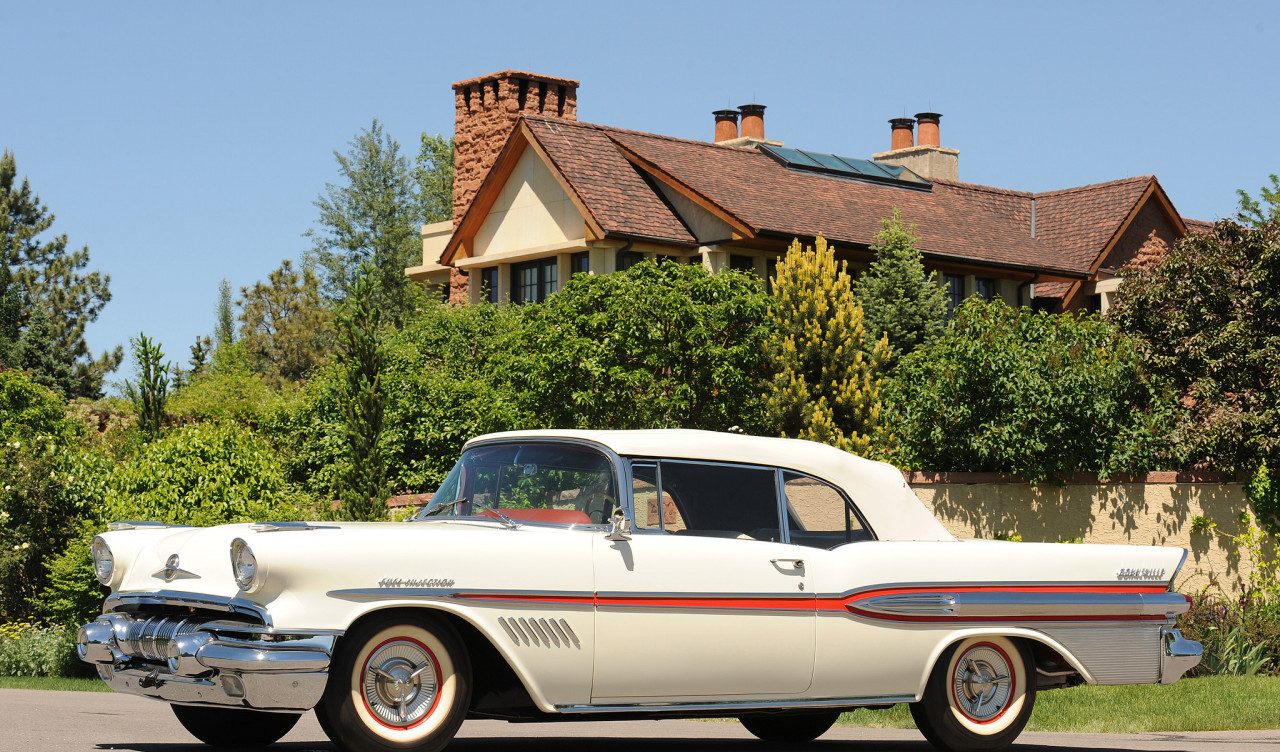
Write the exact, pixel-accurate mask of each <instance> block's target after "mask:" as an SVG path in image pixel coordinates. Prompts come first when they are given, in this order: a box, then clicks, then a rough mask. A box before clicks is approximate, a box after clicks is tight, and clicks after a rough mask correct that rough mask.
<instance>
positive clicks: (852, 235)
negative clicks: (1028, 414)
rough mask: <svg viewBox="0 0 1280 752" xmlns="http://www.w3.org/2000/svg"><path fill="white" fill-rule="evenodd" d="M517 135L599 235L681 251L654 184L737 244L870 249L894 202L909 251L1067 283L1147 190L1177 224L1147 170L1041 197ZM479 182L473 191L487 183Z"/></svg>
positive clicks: (680, 230)
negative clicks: (909, 235)
mask: <svg viewBox="0 0 1280 752" xmlns="http://www.w3.org/2000/svg"><path fill="white" fill-rule="evenodd" d="M520 140H527V141H529V142H530V143H532V144H533V145H534V147H535V148H536V149H537V150H538V152H539V153H540V154H541V155H543V156H544V159H545V160H546V161H547V162H548V164H549V166H551V167H552V169H553V170H554V171H556V172H557V173H558V175H559V176H560V178H561V179H562V180H563V181H564V184H565V185H566V186H567V187H568V188H569V189H570V190H571V192H572V193H573V195H574V196H575V198H576V199H577V201H578V202H579V203H580V206H581V207H583V208H584V209H585V211H586V213H587V214H588V215H589V223H591V222H592V221H594V223H595V224H596V225H597V226H598V228H599V229H600V230H601V231H602V232H603V233H604V234H605V235H606V236H617V237H623V238H636V239H649V240H654V241H658V242H663V243H671V244H676V245H683V246H690V245H696V244H697V240H696V239H695V237H694V235H693V233H692V232H691V231H690V228H689V227H688V226H686V224H685V223H684V221H683V220H682V219H681V218H680V216H679V214H678V213H677V212H675V211H674V210H673V208H672V207H671V205H670V204H669V202H668V201H667V200H666V199H665V197H664V196H663V194H662V191H661V190H659V189H658V187H657V185H656V182H657V181H661V182H662V183H665V184H667V185H668V186H670V187H671V188H673V189H674V190H676V191H677V192H679V193H681V194H682V195H684V196H685V197H687V198H689V199H690V200H692V201H693V202H695V203H696V204H698V205H699V206H701V207H702V208H704V209H706V210H707V211H709V212H710V213H712V214H713V215H715V216H717V217H718V218H720V219H721V220H723V221H725V222H726V223H727V224H729V225H730V226H731V227H732V228H733V230H734V236H735V238H739V239H744V238H753V237H772V238H777V239H782V240H786V239H790V238H793V237H801V238H806V237H814V236H816V235H818V234H822V235H823V236H824V237H825V238H827V239H828V240H830V241H832V242H834V243H836V244H837V245H841V244H843V245H846V246H847V245H857V246H868V245H872V244H874V243H875V235H876V233H878V232H879V231H880V230H881V227H882V226H881V220H882V219H883V218H885V217H888V216H890V214H891V213H892V210H893V208H894V207H897V208H898V209H899V210H900V212H901V215H902V219H903V221H905V222H907V223H913V224H915V225H916V233H917V234H918V235H919V237H920V240H919V242H918V243H917V248H918V249H919V250H920V251H921V253H922V254H924V256H925V257H926V258H929V259H931V260H933V261H934V262H945V261H952V262H956V263H965V262H968V263H979V264H984V265H996V266H1002V267H1006V268H1012V269H1019V268H1021V269H1025V270H1028V271H1035V272H1044V273H1048V274H1050V275H1053V276H1058V277H1060V278H1061V277H1065V278H1067V279H1083V278H1087V277H1088V276H1089V275H1091V274H1092V273H1093V272H1094V271H1096V265H1097V264H1098V263H1099V262H1100V261H1101V260H1102V258H1103V257H1104V256H1105V254H1106V252H1107V251H1108V250H1109V248H1110V247H1111V245H1112V244H1114V242H1115V241H1116V240H1117V239H1118V238H1119V236H1120V234H1121V233H1122V232H1123V230H1124V228H1125V227H1126V226H1127V223H1128V222H1129V221H1130V220H1131V219H1132V217H1134V216H1135V215H1136V213H1137V211H1138V210H1139V209H1140V208H1141V206H1142V205H1143V204H1144V202H1145V201H1146V200H1148V199H1149V198H1151V197H1152V196H1157V197H1158V199H1159V200H1161V201H1162V202H1163V204H1164V206H1165V209H1166V211H1167V212H1169V213H1170V216H1171V217H1173V218H1174V222H1175V224H1176V225H1182V222H1181V219H1180V218H1179V217H1178V216H1177V213H1176V212H1175V211H1174V210H1173V208H1172V205H1171V204H1169V203H1168V199H1167V197H1165V196H1164V191H1163V190H1162V189H1160V187H1159V183H1158V182H1157V181H1156V179H1155V178H1154V177H1153V176H1150V175H1146V176H1141V177H1133V178H1125V179H1123V180H1115V181H1111V182H1107V183H1099V184H1095V185H1087V186H1081V187H1077V188H1069V189H1065V190H1059V191H1048V192H1044V193H1028V192H1023V191H1011V190H1005V189H1001V188H993V187H989V186H983V185H975V184H972V183H961V182H957V181H951V180H941V179H931V180H930V183H931V184H932V190H930V191H919V190H910V189H906V188H899V187H895V186H891V185H884V184H879V183H870V182H863V181H858V180H852V179H845V178H840V177H835V176H830V175H823V174H816V173H811V172H803V171H799V170H791V169H788V168H787V167H786V166H784V165H783V164H781V163H779V162H778V161H776V160H774V159H773V158H771V157H770V156H769V155H767V154H765V153H763V152H762V151H760V150H758V149H754V148H749V147H738V146H725V145H721V144H713V143H708V142H705V141H693V140H688V139H680V138H673V137H670V136H661V135H657V134H653V133H644V132H640V131H631V130H626V129H622V128H613V127H609V126H602V125H595V124H591V123H583V122H578V121H567V120H561V119H557V118H549V117H543V116H530V115H525V116H523V117H522V119H521V121H520V125H519V126H517V128H516V132H515V133H514V134H513V135H512V137H511V140H509V142H508V144H507V148H504V150H503V151H504V154H505V153H506V152H507V151H508V150H509V149H510V148H511V147H512V143H513V142H516V141H520ZM499 159H500V160H501V159H502V157H501V156H500V157H499ZM494 172H495V173H497V172H498V170H497V169H496V166H495V170H494ZM485 182H486V186H484V187H482V188H481V191H482V192H483V191H485V190H486V189H487V188H491V186H488V185H487V184H488V183H489V182H490V181H489V180H486V181H485ZM496 188H497V189H500V188H501V186H500V185H499V186H496ZM485 206H486V205H485V204H484V202H483V201H481V200H479V196H477V201H475V202H473V203H472V206H471V207H470V209H469V210H468V215H467V217H464V219H463V223H462V224H461V225H459V229H460V231H461V230H462V228H463V225H465V224H467V221H468V218H469V216H470V214H471V213H472V211H476V210H480V209H484V208H485ZM1033 217H1034V223H1035V230H1034V232H1035V235H1034V237H1033V236H1032V232H1033V230H1032V222H1033ZM1182 227H1184V228H1185V225H1182ZM456 245H457V244H456V243H453V242H451V244H450V247H451V248H454V247H456ZM446 257H447V258H446V259H445V261H444V262H445V263H448V262H449V261H450V260H452V254H451V253H450V252H449V251H446Z"/></svg>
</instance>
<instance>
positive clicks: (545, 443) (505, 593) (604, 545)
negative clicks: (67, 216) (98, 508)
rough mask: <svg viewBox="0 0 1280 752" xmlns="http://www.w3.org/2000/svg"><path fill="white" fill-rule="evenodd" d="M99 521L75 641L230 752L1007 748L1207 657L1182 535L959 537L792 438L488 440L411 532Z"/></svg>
mask: <svg viewBox="0 0 1280 752" xmlns="http://www.w3.org/2000/svg"><path fill="white" fill-rule="evenodd" d="M112 528H113V530H112V531H110V532H107V533H104V534H103V535H101V536H99V537H98V538H97V539H95V540H94V542H93V556H94V564H95V567H96V570H97V575H98V578H99V579H100V580H101V581H102V582H103V583H105V584H106V585H108V586H109V587H110V588H111V595H110V597H108V598H107V601H106V605H105V608H104V613H103V615H102V616H101V617H99V618H98V619H97V620H95V621H93V622H92V623H90V624H86V625H85V626H84V627H83V628H82V629H81V630H80V633H79V639H78V648H79V651H80V656H81V657H82V658H83V659H84V660H86V661H89V662H92V663H94V664H96V666H97V670H98V674H99V675H100V676H101V677H102V678H103V679H104V680H106V681H107V682H108V683H109V684H110V685H111V686H112V687H113V688H115V689H117V690H120V691H122V692H129V693H133V694H138V695H142V696H145V697H153V698H156V699H159V700H163V701H165V702H169V703H172V706H173V710H174V713H175V714H176V715H177V717H178V720H179V721H181V722H182V724H183V725H184V726H185V727H186V728H187V729H188V730H190V731H191V732H192V733H193V734H194V735H195V736H196V737H198V738H199V739H201V740H203V741H205V742H207V743H209V744H214V745H220V746H244V745H262V744H270V743H271V742H274V741H275V740H277V739H279V738H280V737H281V736H283V735H284V734H285V733H286V732H288V730H289V729H290V728H291V727H292V726H293V724H294V723H295V722H296V721H297V719H298V716H299V714H301V713H303V712H305V711H307V710H309V709H311V708H314V709H315V711H316V715H317V716H318V717H319V720H320V724H321V726H323V728H324V730H325V732H326V733H327V734H328V735H329V737H330V738H331V739H332V740H333V741H334V743H335V744H337V746H338V747H339V748H340V749H343V750H437V749H440V748H442V747H444V746H445V745H446V744H448V743H449V740H450V739H452V737H453V735H454V734H455V733H456V732H457V730H458V727H459V726H460V725H461V723H462V722H463V720H464V719H466V718H497V719H507V720H512V721H550V720H572V719H582V718H593V719H614V718H616V719H631V718H689V717H700V716H731V717H737V718H738V719H740V721H741V722H742V724H743V726H745V727H746V728H747V730H749V731H750V732H751V733H753V734H755V735H756V736H758V737H760V738H762V739H766V740H775V741H793V742H794V741H807V740H810V739H813V738H816V737H817V736H819V735H820V734H822V733H823V732H825V731H826V730H827V729H828V728H829V727H830V726H831V725H832V723H834V722H835V720H836V718H837V716H838V715H839V714H840V712H841V711H843V710H848V709H852V708H857V707H868V706H870V707H884V706H888V705H892V704H895V703H900V702H905V703H910V705H911V712H912V715H913V717H914V718H915V721H916V723H917V725H918V726H919V728H920V730H921V731H922V732H923V733H924V735H925V736H926V737H927V738H928V739H929V741H931V742H932V743H933V744H934V745H935V746H937V747H939V748H941V749H948V750H974V749H1000V748H1002V747H1005V746H1007V745H1009V744H1010V743H1011V742H1012V741H1013V739H1014V738H1015V737H1016V736H1017V735H1018V734H1019V732H1021V730H1022V728H1023V726H1024V725H1025V724H1026V722H1027V718H1028V717H1029V716H1030V714H1031V707H1032V704H1033V702H1034V701H1035V697H1036V693H1037V692H1039V691H1043V690H1046V689H1053V688H1057V687H1066V686H1071V685H1075V684H1081V683H1089V684H1141V683H1156V682H1159V683H1163V684H1167V683H1170V682H1173V681H1176V680H1177V679H1178V678H1179V677H1180V676H1182V674H1183V673H1184V672H1186V671H1187V670H1188V669H1190V668H1191V667H1193V666H1195V665H1196V663H1197V662H1198V661H1199V660H1200V656H1201V646H1200V644H1199V643H1196V642H1193V641H1190V640H1186V639H1184V638H1183V637H1182V636H1181V635H1180V634H1179V632H1178V630H1176V629H1174V628H1173V626H1174V619H1175V617H1176V616H1177V615H1178V614H1180V613H1182V612H1184V611H1185V610H1186V609H1187V607H1188V601H1187V599H1186V598H1185V597H1184V596H1182V595H1179V594H1177V593H1175V592H1172V590H1171V583H1172V582H1173V579H1174V576H1175V575H1176V574H1177V572H1178V569H1179V567H1180V566H1181V565H1182V561H1183V559H1184V558H1185V556H1186V551H1185V550H1183V549H1179V548H1161V547H1144V546H1101V545H1062V544H1036V543H1009V542H999V541H976V540H957V539H956V538H954V537H953V536H951V535H950V534H948V533H947V531H946V530H945V529H944V528H943V527H942V525H941V524H939V522H938V521H937V520H936V519H935V518H934V517H933V515H932V514H930V512H929V511H928V510H927V509H926V508H925V507H924V506H923V505H922V504H920V502H919V501H917V500H916V498H915V496H914V495H913V494H912V492H911V490H910V489H909V488H908V487H907V486H906V484H905V483H903V479H902V475H901V473H899V472H898V471H897V470H896V469H895V468H893V467H892V466H890V465H886V464H883V463H878V462H872V461H869V460H865V459H861V458H858V457H856V456H853V455H850V454H847V453H845V452H842V451H839V450H836V449H833V448H831V447H828V446H824V445H820V444H814V443H810V442H805V441H796V440H790V439H771V438H758V437H748V436H741V435H734V434H722V433H712V432H705V431H690V430H661V431H521V432H511V433H503V434H493V435H488V436H481V437H479V438H477V439H473V440H472V441H470V442H468V443H467V445H466V446H465V447H464V449H463V452H462V457H461V459H460V460H459V461H458V463H457V465H456V466H455V467H454V468H453V470H452V472H450V474H449V475H448V477H447V478H446V479H445V480H444V481H443V483H442V484H441V486H440V489H439V490H438V491H437V492H436V493H435V495H434V497H433V499H432V502H431V503H430V504H429V505H428V506H427V507H425V508H424V509H423V510H422V511H421V512H420V513H419V514H417V515H416V516H415V517H414V518H412V519H411V520H410V521H407V522H403V523H327V522H325V523H280V522H261V523H257V524H241V525H223V526H220V527H213V528H185V527H166V526H161V525H155V524H147V523H140V522H122V523H116V524H115V525H113V526H112Z"/></svg>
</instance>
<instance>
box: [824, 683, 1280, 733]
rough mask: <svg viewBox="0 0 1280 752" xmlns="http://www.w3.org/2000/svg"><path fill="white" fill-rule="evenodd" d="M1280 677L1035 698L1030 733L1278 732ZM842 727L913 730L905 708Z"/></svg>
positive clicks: (869, 713) (850, 720) (862, 716)
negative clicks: (1263, 730)
mask: <svg viewBox="0 0 1280 752" xmlns="http://www.w3.org/2000/svg"><path fill="white" fill-rule="evenodd" d="M1277 707H1280V677H1273V676H1204V677H1197V678H1195V679H1183V680H1181V681H1179V682H1177V683H1174V684H1170V685H1169V686H1161V685H1159V684H1139V685H1130V686H1122V687H1099V686H1087V685H1086V686H1080V687H1072V688H1070V689H1055V690H1051V691H1048V692H1041V693H1039V694H1037V695H1036V706H1035V710H1033V711H1032V712H1031V721H1030V722H1029V723H1028V724H1027V730H1028V731H1059V732H1072V733H1083V734H1094V733H1107V734H1133V733H1139V732H1150V731H1235V730H1250V729H1270V728H1275V723H1276V708H1277ZM837 723H838V725H840V726H860V727H864V728H915V723H913V722H912V720H911V713H910V711H909V710H908V709H907V706H906V705H895V706H894V707H892V708H890V709H888V710H855V711H853V712H851V713H845V714H844V715H842V716H840V720H839V721H838V722H837Z"/></svg>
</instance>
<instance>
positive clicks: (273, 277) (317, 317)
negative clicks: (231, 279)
mask: <svg viewBox="0 0 1280 752" xmlns="http://www.w3.org/2000/svg"><path fill="white" fill-rule="evenodd" d="M239 305H240V309H241V313H240V321H241V322H242V326H241V329H240V333H241V341H242V342H243V344H244V349H245V352H246V353H247V354H248V356H249V357H250V358H251V359H252V360H253V362H254V366H255V369H256V370H257V371H258V372H259V373H262V374H264V375H265V376H266V378H267V379H268V381H270V382H272V383H276V384H280V383H284V382H289V381H299V380H301V379H302V378H304V377H305V376H307V374H309V373H310V372H311V371H312V369H314V368H315V367H316V366H317V365H318V364H319V363H320V361H321V360H322V359H323V358H324V356H325V353H326V351H327V349H328V347H329V344H330V340H331V336H330V330H329V325H330V321H331V320H332V318H333V314H332V313H331V312H330V310H329V306H328V305H327V304H326V302H325V300H324V298H323V297H322V296H321V295H320V281H319V280H318V279H317V278H316V275H315V274H314V273H313V272H312V271H311V270H310V269H303V270H301V273H299V272H297V271H295V270H294V268H293V262H291V261H289V260H288V259H285V260H284V261H283V262H281V264H280V268H279V269H276V270H275V271H273V272H271V274H270V275H269V276H268V277H267V282H266V283H265V284H264V283H262V282H255V283H254V284H253V286H252V287H245V288H242V289H241V290H240V301H239Z"/></svg>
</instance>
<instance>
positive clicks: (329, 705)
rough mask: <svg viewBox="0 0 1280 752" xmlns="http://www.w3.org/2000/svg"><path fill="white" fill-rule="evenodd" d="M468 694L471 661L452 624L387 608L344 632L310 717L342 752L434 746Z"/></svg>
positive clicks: (453, 727) (430, 749)
mask: <svg viewBox="0 0 1280 752" xmlns="http://www.w3.org/2000/svg"><path fill="white" fill-rule="evenodd" d="M470 700H471V662H470V660H469V659H468V657H467V652H466V649H465V648H464V647H463V645H462V640H461V639H459V638H458V635H457V633H456V632H454V630H453V628H452V627H450V626H449V625H448V624H447V623H445V622H444V621H441V620H439V619H436V618H432V617H430V616H418V617H405V616H403V615H394V614H393V615H389V616H385V617H381V618H375V619H373V620H371V621H368V622H365V623H364V624H362V625H361V626H359V627H357V628H356V629H354V630H352V631H350V632H348V633H347V634H346V636H345V637H343V641H342V647H341V648H340V649H339V650H338V654H337V656H336V657H335V659H334V662H333V664H332V665H331V666H330V667H329V684H328V686H326V687H325V691H324V696H323V697H321V698H320V703H319V704H318V705H316V715H317V716H318V718H319V720H320V725H321V727H323V728H324V730H325V733H327V734H328V735H329V738H330V739H331V740H332V741H333V743H334V744H336V745H337V746H338V748H339V749H342V750H345V751H346V752H406V751H407V750H414V752H436V750H440V749H443V748H444V746H445V745H446V744H448V743H449V741H450V740H451V739H453V735H454V734H456V733H457V732H458V727H459V726H461V725H462V721H463V719H464V718H465V717H466V713H467V706H468V704H469V702H470Z"/></svg>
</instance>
